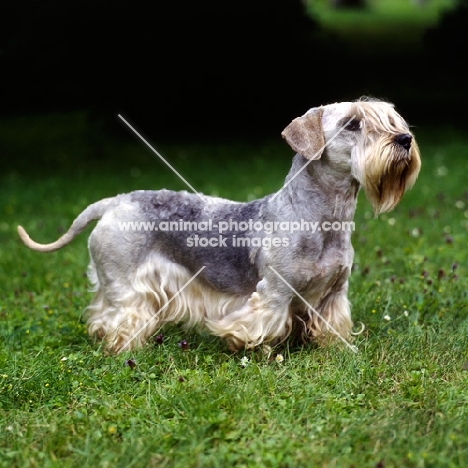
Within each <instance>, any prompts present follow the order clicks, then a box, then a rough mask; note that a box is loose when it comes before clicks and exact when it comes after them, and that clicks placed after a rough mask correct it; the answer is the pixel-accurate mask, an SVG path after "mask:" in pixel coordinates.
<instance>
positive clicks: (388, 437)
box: [0, 113, 468, 468]
mask: <svg viewBox="0 0 468 468" xmlns="http://www.w3.org/2000/svg"><path fill="white" fill-rule="evenodd" d="M0 128H1V129H2V133H1V134H0V148H1V152H2V154H3V155H5V156H6V158H5V159H6V160H7V161H8V162H7V163H6V164H5V167H4V169H3V170H2V175H1V186H2V190H1V192H0V210H1V213H2V216H1V218H0V219H1V221H0V258H1V270H0V284H1V287H0V467H5V468H12V467H14V468H20V467H41V468H49V467H57V466H60V467H75V466H80V467H158V468H159V467H201V466H203V467H226V466H235V467H311V466H313V467H327V468H330V467H346V468H351V467H353V466H354V467H359V468H366V467H386V468H388V467H399V468H400V467H438V468H439V467H461V466H468V446H467V444H466V434H467V433H468V393H467V388H468V372H467V371H466V368H467V361H468V308H467V303H468V279H467V273H468V271H467V269H468V258H467V257H468V250H467V236H468V192H467V175H466V174H467V173H468V172H467V171H468V162H467V160H466V157H465V155H466V152H467V151H468V139H467V138H466V134H464V133H463V132H461V131H460V132H458V131H456V130H454V129H445V130H444V129H438V130H437V131H435V130H434V129H429V128H421V129H417V128H416V129H415V133H416V135H417V137H418V140H419V143H420V146H421V150H422V155H423V169H422V173H421V175H420V178H419V180H418V182H417V184H416V186H415V188H414V189H413V191H411V192H409V193H408V194H407V195H406V197H405V198H404V200H403V202H402V203H401V204H400V205H399V206H398V207H397V209H396V210H395V211H394V212H392V213H389V214H386V215H383V216H380V217H379V218H378V219H375V218H374V217H373V216H372V215H371V212H370V206H369V204H368V202H367V201H366V200H365V198H364V197H363V196H361V199H360V202H359V206H358V211H357V214H356V218H355V222H356V232H355V234H354V246H355V250H356V265H355V269H354V272H353V275H352V277H351V284H350V299H351V301H352V304H353V316H354V319H355V321H357V322H358V321H362V322H363V323H365V325H366V331H365V333H364V334H362V335H361V336H360V337H358V338H357V340H356V345H357V347H358V349H359V352H358V353H357V354H354V353H352V352H350V351H349V350H348V349H347V348H344V347H339V346H338V347H331V348H327V349H316V348H314V347H303V348H297V347H291V346H289V345H286V346H285V347H284V348H281V349H280V350H276V351H275V353H276V352H280V353H282V354H283V356H284V361H283V362H282V363H278V362H276V360H274V359H269V358H268V357H266V356H264V355H263V354H262V353H261V352H248V353H245V356H247V358H248V364H247V365H246V366H245V367H243V366H241V365H240V364H241V358H242V357H243V356H244V353H240V354H237V355H231V354H230V353H228V352H227V350H226V348H225V347H224V345H223V343H222V342H220V341H219V340H217V339H216V338H213V337H211V336H208V335H204V334H196V333H194V332H191V331H183V330H182V329H180V328H177V327H169V328H167V329H165V330H163V334H164V337H165V339H164V342H163V343H162V344H159V345H158V344H154V343H150V344H149V345H148V346H147V347H146V348H144V349H142V350H139V351H135V352H132V353H125V354H123V355H119V356H116V357H115V356H114V357H108V356H105V355H104V354H103V352H102V351H101V349H100V347H99V344H98V343H93V342H92V341H91V340H89V338H88V337H87V335H86V332H85V327H84V324H83V323H82V321H81V319H80V316H81V314H82V312H83V310H84V308H85V307H86V305H87V304H88V302H89V299H90V294H89V293H87V291H86V288H87V281H86V278H85V276H84V275H85V271H86V266H87V253H86V238H87V235H88V234H89V232H90V230H91V228H88V229H87V230H86V232H85V233H84V234H82V235H81V236H80V237H79V238H78V239H77V240H76V241H74V243H73V244H71V245H69V246H68V247H66V248H64V249H63V250H61V251H59V252H56V253H52V254H48V255H44V254H39V253H36V252H32V251H29V250H27V249H26V248H25V247H24V246H23V245H21V244H20V242H19V240H18V237H17V235H16V231H15V229H16V225H17V224H22V225H23V226H25V227H26V229H27V230H29V231H30V233H31V234H32V235H33V237H34V238H35V239H37V240H39V241H50V240H53V239H55V238H56V237H57V236H58V235H59V234H60V233H61V232H63V230H64V229H66V228H67V227H68V225H69V224H70V222H71V220H72V219H73V218H74V217H75V216H76V215H77V214H78V213H79V212H80V211H81V210H82V209H83V207H84V206H86V205H87V204H88V203H90V202H92V201H95V200H97V199H99V198H101V197H105V196H111V195H114V194H116V193H121V192H126V191H130V190H133V189H137V188H138V189H141V188H148V189H150V188H151V189H157V188H161V187H166V188H174V189H184V188H185V187H184V186H183V184H182V183H181V182H180V181H179V179H178V178H177V177H175V176H174V175H173V174H172V173H171V172H170V171H169V170H168V169H167V168H166V167H165V166H164V165H163V164H162V163H161V162H160V161H158V160H156V159H155V157H154V156H153V155H152V154H151V152H150V151H149V150H148V149H146V148H145V147H144V146H143V145H142V144H141V143H140V142H138V141H137V140H136V139H135V140H133V139H132V138H129V139H121V138H118V137H115V136H114V137H110V136H106V135H104V134H103V133H102V132H101V131H99V129H97V128H95V127H92V126H90V125H89V124H88V123H87V120H86V114H84V113H76V114H68V115H48V116H43V117H41V118H35V117H25V118H17V119H9V120H3V121H1V122H0ZM148 137H150V136H149V135H148ZM150 140H151V141H152V142H153V143H154V144H155V145H156V147H157V148H158V150H160V151H161V152H162V154H163V155H164V156H165V157H166V158H168V159H169V160H170V162H171V163H172V164H173V165H174V166H175V167H176V168H177V169H178V170H180V172H181V173H182V174H184V176H186V177H187V178H188V179H189V181H190V182H191V183H192V184H193V185H194V186H195V187H197V189H199V190H201V191H203V192H204V193H208V194H217V195H221V196H225V197H229V198H233V199H238V200H247V199H250V198H254V197H259V196H262V195H264V194H265V193H269V192H272V191H274V190H276V189H278V188H279V187H280V186H281V183H282V180H283V178H284V176H285V174H286V171H287V170H288V167H289V163H290V158H291V152H290V150H289V149H288V148H287V147H286V145H285V144H284V143H282V142H281V141H280V138H278V139H277V140H275V141H271V142H263V143H257V144H256V145H251V144H242V143H235V144H227V143H225V144H221V143H220V144H218V145H203V144H197V145H195V144H194V145H177V144H174V143H170V142H164V141H162V142H158V141H157V135H156V136H154V135H151V138H150ZM31 155H34V158H32V159H31ZM181 340H187V341H188V343H189V348H188V349H182V348H181V347H180V346H179V345H178V343H179V342H180V341H181ZM274 356H275V354H273V355H272V358H274ZM130 359H132V360H133V361H132V362H131V363H130V362H128V360H130ZM133 362H134V363H135V364H136V365H135V366H134V365H133ZM129 364H132V365H131V366H130V365H129Z"/></svg>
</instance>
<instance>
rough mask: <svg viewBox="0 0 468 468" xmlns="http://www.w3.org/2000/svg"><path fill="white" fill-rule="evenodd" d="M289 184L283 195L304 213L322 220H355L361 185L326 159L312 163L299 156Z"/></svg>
mask: <svg viewBox="0 0 468 468" xmlns="http://www.w3.org/2000/svg"><path fill="white" fill-rule="evenodd" d="M305 165H307V167H306V168H303V167H304V166H305ZM289 181H290V182H289ZM286 183H287V184H288V185H287V186H286V187H285V189H283V191H282V192H284V193H282V195H283V196H284V197H286V199H287V198H289V199H290V200H294V201H295V206H300V207H301V211H303V213H304V212H306V213H307V214H309V215H311V216H314V217H315V218H318V217H319V218H320V219H321V220H331V219H336V220H343V221H346V220H352V219H353V217H354V212H355V210H356V204H357V194H358V191H359V188H360V186H359V183H358V182H357V180H356V179H355V178H354V177H353V176H352V175H351V173H350V171H342V170H341V171H339V170H336V169H335V168H334V167H332V165H331V164H330V162H329V161H327V160H326V159H319V160H317V161H312V162H310V161H308V160H307V159H305V158H304V157H302V156H300V155H298V154H296V156H295V157H294V159H293V164H292V167H291V170H290V171H289V173H288V175H287V177H286ZM286 199H285V200H286ZM312 201H313V203H311V202H312ZM318 220H319V219H317V221H318Z"/></svg>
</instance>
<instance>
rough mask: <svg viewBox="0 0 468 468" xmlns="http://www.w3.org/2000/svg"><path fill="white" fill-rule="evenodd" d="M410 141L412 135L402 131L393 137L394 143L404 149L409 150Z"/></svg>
mask: <svg viewBox="0 0 468 468" xmlns="http://www.w3.org/2000/svg"><path fill="white" fill-rule="evenodd" d="M412 141H413V137H412V136H411V135H410V134H409V133H402V134H400V135H397V136H396V137H395V143H398V144H399V145H400V146H402V147H403V148H405V150H406V151H409V150H410V148H411V142H412Z"/></svg>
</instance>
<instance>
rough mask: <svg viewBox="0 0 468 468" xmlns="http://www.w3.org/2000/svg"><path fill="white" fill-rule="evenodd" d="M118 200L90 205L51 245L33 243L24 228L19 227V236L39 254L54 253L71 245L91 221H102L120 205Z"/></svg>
mask: <svg viewBox="0 0 468 468" xmlns="http://www.w3.org/2000/svg"><path fill="white" fill-rule="evenodd" d="M117 198H118V197H112V198H104V199H103V200H100V201H98V202H96V203H93V204H92V205H89V206H88V207H87V208H86V209H85V210H84V211H82V212H81V213H80V214H79V215H78V217H77V218H76V219H75V221H73V224H72V225H71V226H70V229H69V230H68V231H67V232H66V233H65V234H64V235H63V236H62V237H60V238H59V239H57V240H56V241H55V242H52V243H50V244H39V243H38V242H35V241H33V240H32V239H31V238H30V237H29V235H28V233H27V232H26V231H25V229H24V228H23V227H22V226H18V234H19V236H20V237H21V240H22V241H23V242H24V244H25V245H26V246H27V247H29V248H30V249H33V250H37V251H38V252H54V251H55V250H58V249H61V248H62V247H64V246H65V245H67V244H69V243H70V242H71V241H72V240H73V239H74V238H75V237H76V236H77V235H78V234H79V233H80V232H81V231H83V229H85V228H86V226H87V225H88V224H89V223H90V222H91V221H94V220H96V219H101V218H102V216H103V215H104V213H105V212H106V211H107V210H108V209H109V208H112V207H113V206H115V205H117V204H118V203H119V202H118V201H117Z"/></svg>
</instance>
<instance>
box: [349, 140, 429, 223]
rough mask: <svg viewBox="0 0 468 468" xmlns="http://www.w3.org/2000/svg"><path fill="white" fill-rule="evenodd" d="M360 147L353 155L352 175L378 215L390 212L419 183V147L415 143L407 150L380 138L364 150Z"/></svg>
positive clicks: (392, 141)
mask: <svg viewBox="0 0 468 468" xmlns="http://www.w3.org/2000/svg"><path fill="white" fill-rule="evenodd" d="M361 148H362V147H356V148H355V151H354V153H353V157H352V160H353V164H352V166H353V175H354V177H356V179H357V180H358V181H359V183H360V184H361V185H362V186H363V188H364V191H365V193H366V196H367V198H368V199H369V201H370V203H371V205H372V207H373V209H374V213H375V214H379V213H384V212H386V211H390V210H392V209H393V208H395V206H396V205H397V204H398V202H399V201H400V199H401V197H402V196H403V193H404V192H405V191H406V190H408V189H410V188H411V187H412V186H413V184H414V182H415V181H416V178H417V176H418V173H419V168H420V165H421V162H420V158H419V150H418V147H417V145H416V143H415V141H414V140H413V142H412V144H411V148H410V150H409V151H408V150H406V149H405V148H403V147H402V146H401V145H399V144H397V143H395V142H394V140H393V139H386V138H381V139H379V140H378V141H376V142H374V143H373V145H370V146H368V147H367V149H365V150H364V151H360V149H361Z"/></svg>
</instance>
